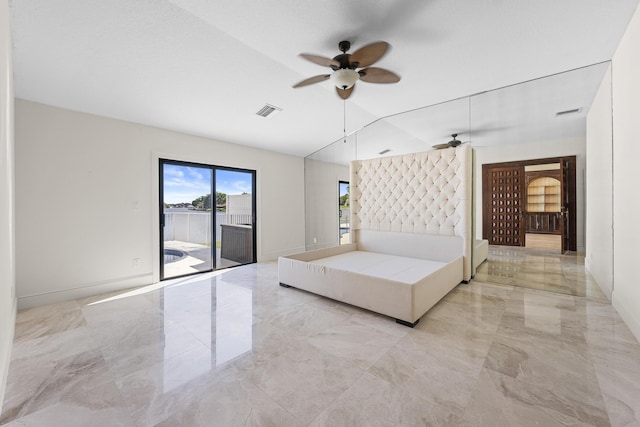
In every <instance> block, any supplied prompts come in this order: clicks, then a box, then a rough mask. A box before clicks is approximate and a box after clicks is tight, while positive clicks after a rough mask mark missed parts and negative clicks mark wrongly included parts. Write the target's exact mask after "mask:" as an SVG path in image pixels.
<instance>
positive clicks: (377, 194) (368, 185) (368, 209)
mask: <svg viewBox="0 0 640 427" xmlns="http://www.w3.org/2000/svg"><path fill="white" fill-rule="evenodd" d="M472 162H473V156H472V152H471V147H470V146H469V145H468V144H467V145H462V146H460V147H457V148H448V149H445V150H434V151H427V152H423V153H415V154H406V155H402V156H393V157H382V158H378V159H371V160H356V161H353V162H351V182H350V198H351V200H350V203H351V229H352V232H354V231H355V236H356V238H355V241H356V242H357V234H358V230H374V231H395V232H403V233H419V234H435V235H445V236H446V235H450V236H451V235H456V236H461V237H462V238H463V242H464V243H463V245H464V248H463V254H464V270H465V272H464V276H465V280H469V279H470V278H471V243H472V237H473V236H472V229H471V228H472V227H471V220H472V212H471V199H472V197H471V196H472Z"/></svg>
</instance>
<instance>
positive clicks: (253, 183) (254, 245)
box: [211, 166, 258, 269]
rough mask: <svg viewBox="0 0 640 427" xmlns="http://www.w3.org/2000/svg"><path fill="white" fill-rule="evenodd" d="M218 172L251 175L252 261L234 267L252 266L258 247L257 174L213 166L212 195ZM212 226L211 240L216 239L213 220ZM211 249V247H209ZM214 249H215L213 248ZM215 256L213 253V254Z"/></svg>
mask: <svg viewBox="0 0 640 427" xmlns="http://www.w3.org/2000/svg"><path fill="white" fill-rule="evenodd" d="M219 170H223V171H229V172H241V173H249V174H251V245H252V251H251V252H252V254H253V256H252V259H251V261H250V262H246V263H240V264H238V265H235V266H234V267H237V266H239V265H247V264H254V263H256V262H257V260H258V255H257V250H258V247H257V246H258V245H257V238H256V236H257V233H256V210H257V204H256V194H257V190H256V175H257V172H256V171H255V170H252V169H242V168H234V167H230V166H213V185H214V186H213V191H214V193H215V192H216V190H217V189H216V172H217V171H219ZM212 200H215V197H212ZM212 217H215V215H212ZM213 226H214V227H216V228H212V230H213V239H214V240H215V239H216V230H217V226H218V224H217V223H216V221H215V219H214V223H213ZM211 246H212V247H213V245H211ZM214 249H215V247H214ZM214 254H215V252H214ZM214 269H216V268H215V262H214Z"/></svg>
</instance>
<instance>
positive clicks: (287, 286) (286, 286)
mask: <svg viewBox="0 0 640 427" xmlns="http://www.w3.org/2000/svg"><path fill="white" fill-rule="evenodd" d="M280 286H282V287H283V288H290V287H291V286H289V285H286V284H284V283H282V282H280Z"/></svg>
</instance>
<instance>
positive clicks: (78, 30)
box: [10, 0, 638, 156]
mask: <svg viewBox="0 0 640 427" xmlns="http://www.w3.org/2000/svg"><path fill="white" fill-rule="evenodd" d="M637 5H638V0H616V1H611V0H563V1H558V0H538V1H526V0H474V1H471V0H323V1H305V0H287V1H282V0H277V1H276V0H237V1H223V0H213V1H212V0H135V1H132V0H108V1H105V0H13V1H11V3H10V6H11V11H12V22H11V25H12V28H11V30H12V35H13V57H14V59H13V60H14V74H15V76H14V78H15V92H16V96H17V97H19V98H23V99H28V100H32V101H36V102H42V103H46V104H50V105H55V106H59V107H63V108H68V109H72V110H77V111H83V112H88V113H93V114H98V115H103V116H107V117H113V118H117V119H122V120H127V121H132V122H137V123H143V124H147V125H152V126H157V127H161V128H167V129H172V130H177V131H181V132H185V133H190V134H195V135H200V136H205V137H209V138H213V139H218V140H222V141H227V142H232V143H238V144H243V145H249V146H254V147H260V148H265V149H269V150H274V151H278V152H282V153H288V154H292V155H297V156H305V155H308V154H310V153H312V152H314V151H316V150H318V149H319V148H321V147H323V146H325V145H327V144H329V143H330V142H332V141H334V140H336V139H338V138H339V137H340V136H341V135H342V133H343V118H344V116H343V107H346V111H347V124H346V125H347V131H353V130H355V129H359V128H361V127H362V126H364V125H366V124H368V123H370V122H372V121H374V120H376V119H378V118H380V117H384V116H388V115H391V114H395V113H398V112H402V111H407V110H411V109H415V108H418V107H422V106H426V105H431V104H436V103H439V102H443V101H447V100H451V99H455V98H459V97H463V96H467V95H471V94H475V93H480V92H484V91H488V90H492V89H496V88H500V87H503V86H507V85H512V84H516V83H518V82H522V81H526V80H531V79H535V78H538V77H541V76H546V75H551V74H554V73H559V72H563V71H567V70H571V69H575V68H579V67H584V66H586V65H590V64H594V63H599V62H602V61H607V60H609V59H611V58H612V56H613V53H614V51H615V48H616V46H617V44H618V42H619V40H620V38H621V37H622V34H623V32H624V30H625V28H626V26H627V24H628V22H629V20H630V18H631V16H632V14H633V12H634V11H635V9H636V7H637ZM341 40H349V41H351V42H352V46H353V48H352V50H355V49H357V48H359V47H361V46H363V45H366V44H368V43H371V42H373V41H378V40H385V41H387V42H389V43H390V44H391V45H392V48H391V49H390V51H389V52H388V53H387V54H386V56H385V57H384V58H383V59H382V60H380V61H379V62H378V63H377V64H376V66H380V67H383V68H387V69H390V70H393V71H394V72H396V73H397V74H399V75H400V76H401V77H402V80H401V81H400V82H399V83H396V84H390V85H379V84H370V83H366V82H358V83H357V85H356V89H355V91H354V94H353V95H352V97H351V98H350V99H349V100H348V101H346V105H343V101H342V100H341V99H340V98H339V97H338V96H337V95H336V93H335V88H334V87H332V85H331V83H330V82H329V81H325V82H322V83H318V84H315V85H312V86H307V87H303V88H298V89H293V88H292V85H293V84H295V83H296V82H298V81H300V80H302V79H304V78H307V77H310V76H313V75H317V74H323V73H327V72H328V71H329V69H325V68H323V67H321V66H319V65H316V64H313V63H311V62H308V61H305V60H304V59H302V58H300V57H298V56H297V55H298V54H299V53H301V52H305V53H313V54H317V55H322V56H326V57H333V56H335V55H337V54H338V53H340V52H339V51H338V46H337V44H338V42H339V41H341ZM597 83H598V82H597V81H596V82H595V83H590V86H589V88H587V89H585V90H591V91H594V90H595V87H594V85H597ZM551 90H552V91H553V89H551ZM581 102H582V101H581ZM267 103H268V104H272V105H274V106H277V107H279V108H282V112H280V113H279V114H277V115H274V116H272V117H270V118H263V117H260V116H257V115H256V114H255V113H256V112H257V111H258V110H259V109H260V108H262V107H263V106H264V105H265V104H267ZM587 107H588V106H587ZM438 142H443V141H434V143H438Z"/></svg>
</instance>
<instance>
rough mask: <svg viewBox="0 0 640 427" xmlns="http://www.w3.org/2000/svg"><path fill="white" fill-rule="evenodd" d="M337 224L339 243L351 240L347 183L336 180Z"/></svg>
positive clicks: (342, 243)
mask: <svg viewBox="0 0 640 427" xmlns="http://www.w3.org/2000/svg"><path fill="white" fill-rule="evenodd" d="M338 225H339V227H338V228H339V231H340V234H339V236H338V238H339V241H340V244H341V245H344V244H346V243H350V242H351V237H350V231H351V209H350V208H349V183H348V182H347V181H338Z"/></svg>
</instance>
